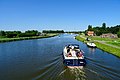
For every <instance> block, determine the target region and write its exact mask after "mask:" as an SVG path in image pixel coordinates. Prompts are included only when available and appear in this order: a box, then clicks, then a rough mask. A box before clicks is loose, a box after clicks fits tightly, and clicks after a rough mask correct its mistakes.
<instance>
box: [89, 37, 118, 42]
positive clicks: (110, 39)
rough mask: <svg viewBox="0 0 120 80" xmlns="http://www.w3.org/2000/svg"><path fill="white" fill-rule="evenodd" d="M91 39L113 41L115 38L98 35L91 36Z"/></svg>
mask: <svg viewBox="0 0 120 80" xmlns="http://www.w3.org/2000/svg"><path fill="white" fill-rule="evenodd" d="M90 38H91V40H100V41H115V40H117V39H113V38H101V37H100V36H91V37H90Z"/></svg>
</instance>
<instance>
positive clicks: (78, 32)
mask: <svg viewBox="0 0 120 80" xmlns="http://www.w3.org/2000/svg"><path fill="white" fill-rule="evenodd" d="M83 32H84V31H66V32H65V33H74V34H80V33H83Z"/></svg>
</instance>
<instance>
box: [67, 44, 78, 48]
mask: <svg viewBox="0 0 120 80" xmlns="http://www.w3.org/2000/svg"><path fill="white" fill-rule="evenodd" d="M73 47H74V49H79V45H78V44H69V45H67V48H73Z"/></svg>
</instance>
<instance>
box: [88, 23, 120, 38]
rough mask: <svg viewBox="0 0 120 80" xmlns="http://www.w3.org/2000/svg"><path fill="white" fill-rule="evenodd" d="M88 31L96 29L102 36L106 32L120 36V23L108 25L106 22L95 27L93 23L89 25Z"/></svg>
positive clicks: (96, 32) (98, 34) (97, 33)
mask: <svg viewBox="0 0 120 80" xmlns="http://www.w3.org/2000/svg"><path fill="white" fill-rule="evenodd" d="M86 31H94V32H95V34H96V35H97V36H100V35H102V34H104V33H113V34H117V35H118V37H120V25H116V26H111V27H107V26H106V23H103V24H102V26H97V27H93V26H92V25H88V29H87V30H86Z"/></svg>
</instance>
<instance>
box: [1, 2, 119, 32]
mask: <svg viewBox="0 0 120 80" xmlns="http://www.w3.org/2000/svg"><path fill="white" fill-rule="evenodd" d="M104 22H105V23H106V24H107V26H109V27H110V26H115V25H119V24H120V0H0V30H20V31H26V30H33V29H34V30H39V31H42V30H65V31H83V30H86V29H87V27H88V25H92V26H101V25H102V23H104Z"/></svg>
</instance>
